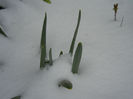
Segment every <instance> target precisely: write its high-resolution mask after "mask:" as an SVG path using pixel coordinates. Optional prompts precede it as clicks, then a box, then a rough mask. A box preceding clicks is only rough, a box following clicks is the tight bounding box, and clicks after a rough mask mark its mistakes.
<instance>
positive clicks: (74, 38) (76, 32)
mask: <svg viewBox="0 0 133 99" xmlns="http://www.w3.org/2000/svg"><path fill="white" fill-rule="evenodd" d="M80 19H81V10H79V15H78V22H77V26H76V29H75V32H74V36H73V40H72V43H71V46H70V50H69V53H70V55H71V56H72V55H73V50H74V44H75V41H76V37H77V34H78V28H79V24H80Z"/></svg>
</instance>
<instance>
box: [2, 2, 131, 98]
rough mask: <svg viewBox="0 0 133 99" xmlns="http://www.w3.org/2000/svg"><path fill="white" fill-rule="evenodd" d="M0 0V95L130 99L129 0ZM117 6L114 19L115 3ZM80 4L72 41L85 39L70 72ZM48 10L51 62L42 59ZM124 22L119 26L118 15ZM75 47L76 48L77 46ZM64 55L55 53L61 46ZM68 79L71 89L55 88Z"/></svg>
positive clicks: (48, 43) (48, 38)
mask: <svg viewBox="0 0 133 99" xmlns="http://www.w3.org/2000/svg"><path fill="white" fill-rule="evenodd" d="M51 1H52V4H50V5H49V4H47V3H45V2H43V1H41V0H0V5H2V6H4V7H5V8H6V9H4V10H0V26H1V27H2V28H3V29H4V31H5V32H6V34H7V35H8V37H9V38H5V37H4V36H2V35H0V45H1V47H0V99H10V98H12V97H15V96H17V95H22V99H53V98H54V99H89V98H91V99H132V98H133V95H132V93H133V85H132V84H133V76H132V75H133V67H132V65H133V43H132V42H133V39H132V38H133V33H132V31H133V28H132V25H133V19H132V18H133V13H132V9H133V6H132V3H133V1H131V0H82V1H81V0H76V1H75V0H51ZM114 3H118V4H119V5H118V6H119V9H118V14H117V21H116V22H115V21H114V20H113V19H114V16H113V15H114V13H113V10H112V9H113V4H114ZM79 9H81V11H82V16H81V24H80V26H79V32H78V36H77V40H76V46H77V43H78V42H82V44H83V55H82V60H81V63H80V66H79V74H78V75H76V74H72V73H71V65H72V59H73V57H72V58H71V57H70V56H69V54H67V53H68V51H69V47H70V43H71V40H72V36H73V33H74V29H75V27H76V23H77V16H78V11H79ZM45 12H47V16H48V22H47V23H48V24H47V53H48V51H49V49H50V48H52V53H53V59H54V64H53V66H51V67H50V68H46V69H44V70H40V69H39V64H40V38H41V29H42V24H43V19H44V13H45ZM123 16H124V20H123V25H122V27H120V24H121V20H122V17H123ZM76 46H75V48H76ZM61 50H63V52H64V53H65V55H63V56H61V57H59V53H60V51H61ZM62 79H68V80H69V81H71V82H72V84H73V88H72V90H68V89H65V88H62V87H61V88H59V87H58V82H59V81H60V80H62Z"/></svg>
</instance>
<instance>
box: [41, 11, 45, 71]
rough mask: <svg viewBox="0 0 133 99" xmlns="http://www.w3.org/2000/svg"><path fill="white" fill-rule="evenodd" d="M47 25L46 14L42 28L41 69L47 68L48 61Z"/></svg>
mask: <svg viewBox="0 0 133 99" xmlns="http://www.w3.org/2000/svg"><path fill="white" fill-rule="evenodd" d="M46 24H47V14H46V13H45V18H44V23H43V28H42V36H41V46H40V47H41V57H40V69H43V68H44V67H45V65H46V64H45V61H46Z"/></svg>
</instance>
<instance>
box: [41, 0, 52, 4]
mask: <svg viewBox="0 0 133 99" xmlns="http://www.w3.org/2000/svg"><path fill="white" fill-rule="evenodd" d="M43 1H44V2H47V3H49V4H51V1H50V0H43Z"/></svg>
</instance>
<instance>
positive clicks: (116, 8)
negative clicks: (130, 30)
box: [113, 3, 118, 21]
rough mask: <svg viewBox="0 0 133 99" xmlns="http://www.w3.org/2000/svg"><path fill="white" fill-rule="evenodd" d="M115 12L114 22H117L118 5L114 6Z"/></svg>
mask: <svg viewBox="0 0 133 99" xmlns="http://www.w3.org/2000/svg"><path fill="white" fill-rule="evenodd" d="M113 10H114V20H115V21H116V14H117V12H118V3H116V4H114V8H113Z"/></svg>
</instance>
